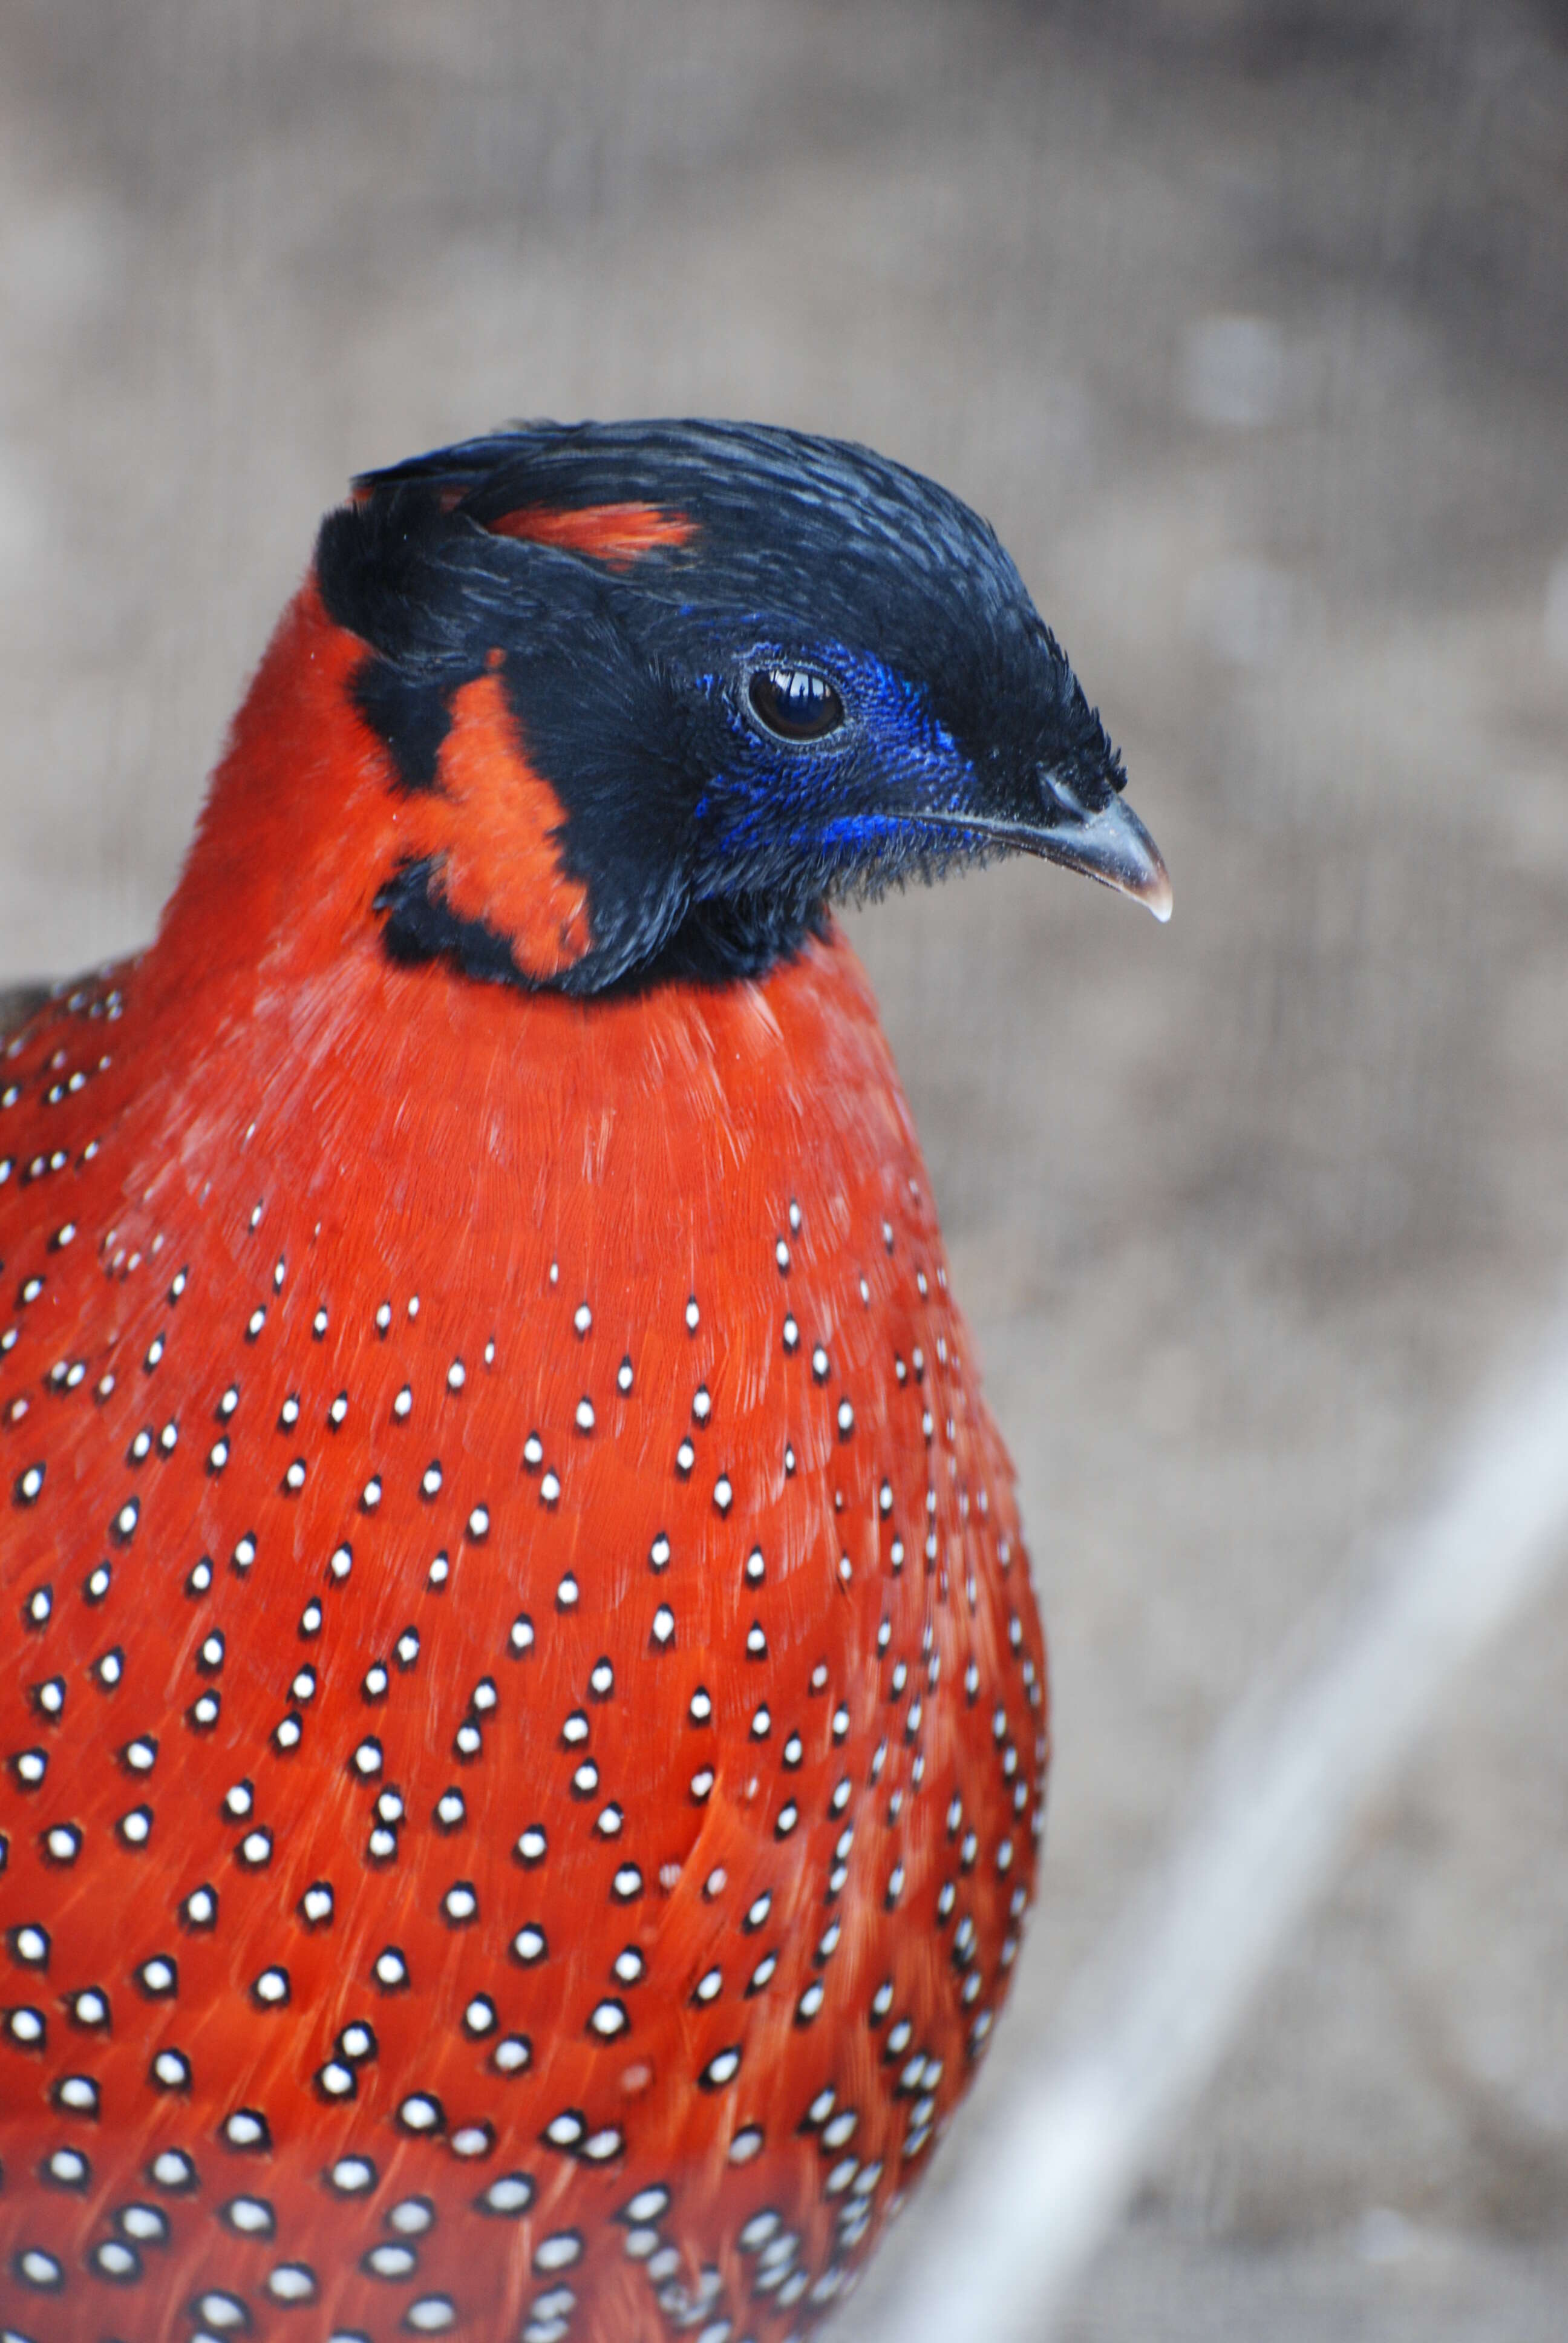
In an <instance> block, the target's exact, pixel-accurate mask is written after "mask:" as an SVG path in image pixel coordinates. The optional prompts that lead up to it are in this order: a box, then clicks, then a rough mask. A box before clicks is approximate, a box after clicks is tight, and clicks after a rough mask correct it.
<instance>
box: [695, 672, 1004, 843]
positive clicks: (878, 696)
mask: <svg viewBox="0 0 1568 2343" xmlns="http://www.w3.org/2000/svg"><path fill="white" fill-rule="evenodd" d="M769 667H780V668H798V667H805V668H810V669H814V670H815V671H816V672H817V673H818V674H819V675H822V676H825V677H826V678H827V679H828V680H829V682H830V683H831V684H832V685H833V687H834V689H836V690H837V692H838V694H839V698H840V699H841V700H842V702H843V706H844V721H843V723H842V724H841V725H840V726H839V727H838V729H836V730H834V731H832V732H830V733H829V734H827V735H825V736H824V738H822V739H819V740H802V741H789V740H781V739H778V738H777V737H776V736H775V735H773V734H771V733H770V732H769V731H768V730H767V729H766V728H765V727H764V726H763V725H762V723H761V722H760V720H759V719H757V718H756V717H755V716H753V715H752V714H751V713H750V711H749V708H748V706H747V702H746V685H747V682H748V680H749V677H750V676H751V675H752V674H753V673H755V672H756V670H757V669H766V668H769ZM696 681H697V683H698V685H699V689H702V690H703V691H704V692H705V693H706V694H707V695H708V696H709V699H710V700H711V701H712V702H713V703H715V704H716V705H717V707H718V708H719V709H721V710H722V713H723V716H724V719H725V721H726V725H727V729H728V730H729V737H730V739H731V740H732V742H733V747H734V753H733V757H732V759H729V760H728V761H727V762H726V764H725V767H724V769H723V771H722V772H720V773H719V774H718V775H716V776H715V778H714V779H713V780H712V782H711V783H710V785H709V789H707V790H706V791H705V792H704V794H703V796H702V797H701V798H700V799H699V801H698V803H697V805H696V806H695V808H694V809H693V813H694V819H695V820H696V823H697V825H698V826H699V831H700V834H701V836H702V840H703V845H704V851H703V854H702V857H701V864H700V866H699V885H700V882H701V880H702V879H706V878H708V877H709V876H710V875H711V876H715V877H716V876H718V875H719V874H720V873H722V874H723V875H724V877H725V878H726V879H727V880H729V881H730V882H731V883H742V884H743V883H746V881H747V880H748V879H749V878H751V877H752V876H753V874H755V882H756V883H765V882H766V880H767V879H768V878H769V875H770V873H771V872H772V870H773V869H774V868H775V866H776V865H777V863H778V861H779V857H780V855H789V857H791V858H792V859H797V860H799V859H804V860H809V861H812V862H815V863H816V864H817V866H818V868H819V871H820V873H821V876H822V877H823V879H824V880H827V881H828V882H829V884H830V883H831V880H832V877H833V876H834V875H839V876H842V877H844V878H846V879H847V878H849V877H850V876H854V877H855V878H857V879H858V880H859V881H860V882H861V883H862V884H864V883H868V882H869V884H871V885H872V886H874V885H875V883H876V867H877V864H878V862H879V860H880V859H882V856H883V855H886V857H887V858H888V859H889V860H897V862H898V863H899V865H900V867H906V868H907V867H908V864H909V861H910V854H911V851H913V852H915V853H916V854H917V855H919V856H920V859H921V860H928V859H929V860H930V861H931V862H932V863H933V864H934V863H936V862H941V863H946V862H949V861H950V860H952V859H953V857H954V854H955V851H957V852H961V851H962V850H963V849H962V846H961V845H960V842H959V840H958V839H957V838H956V836H955V833H954V832H952V831H951V830H944V829H943V828H942V826H941V825H940V822H939V821H936V820H931V821H929V822H923V821H921V820H920V813H921V811H922V810H929V812H930V814H931V815H932V816H937V815H940V814H941V813H944V812H952V813H960V812H962V811H964V810H965V809H966V808H967V807H968V806H970V804H972V801H973V791H974V789H975V786H976V779H977V777H976V774H975V771H974V769H973V766H972V765H971V764H970V760H969V759H968V758H967V757H966V756H965V755H964V753H963V751H962V750H961V749H960V747H959V745H958V743H957V741H956V740H955V739H953V738H952V736H951V734H950V732H948V731H947V730H946V729H945V728H944V727H943V726H942V725H941V724H940V723H939V722H938V720H937V719H936V718H935V717H934V716H933V714H932V713H931V710H930V707H929V705H928V703H927V701H926V698H925V695H924V693H923V692H922V691H921V690H920V689H919V688H918V687H917V686H915V685H913V684H911V683H910V682H909V680H908V679H906V678H905V677H903V676H900V675H899V674H897V673H896V672H895V671H894V669H891V668H890V667H888V666H887V665H885V664H884V663H883V661H881V660H880V659H875V658H873V657H871V656H869V654H867V653H865V652H859V651H854V650H851V649H849V647H848V645H846V644H843V643H839V642H832V641H828V642H821V643H817V644H813V645H811V646H809V647H807V648H803V647H801V646H800V645H799V644H794V645H785V644H782V643H777V642H769V641H767V640H762V641H759V642H757V643H755V644H753V645H751V646H750V647H749V649H748V651H747V652H746V654H745V655H744V657H743V658H742V659H740V660H739V661H738V662H737V664H736V666H735V667H734V668H732V669H729V670H728V671H726V672H722V673H718V674H709V675H704V676H701V677H699V678H698V679H696Z"/></svg>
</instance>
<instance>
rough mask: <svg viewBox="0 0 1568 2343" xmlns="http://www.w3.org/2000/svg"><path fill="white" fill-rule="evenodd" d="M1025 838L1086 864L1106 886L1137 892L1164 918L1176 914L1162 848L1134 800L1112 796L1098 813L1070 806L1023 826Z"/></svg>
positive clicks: (1040, 849) (1051, 855)
mask: <svg viewBox="0 0 1568 2343" xmlns="http://www.w3.org/2000/svg"><path fill="white" fill-rule="evenodd" d="M1018 842H1019V844H1020V846H1024V847H1026V848H1027V850H1029V851H1030V852H1031V853H1034V854H1043V855H1044V857H1045V859H1046V860H1047V861H1048V862H1060V863H1061V864H1063V865H1064V866H1065V868H1066V869H1067V870H1081V871H1082V872H1083V874H1084V876H1085V878H1087V879H1098V880H1099V881H1100V883H1101V886H1102V887H1114V888H1115V889H1116V890H1117V892H1118V893H1119V894H1121V895H1131V896H1133V897H1135V898H1136V900H1138V901H1139V902H1140V903H1143V904H1146V905H1147V906H1148V908H1149V910H1151V911H1152V912H1153V914H1154V916H1155V918H1156V919H1157V920H1160V921H1161V923H1163V922H1164V921H1165V920H1168V919H1169V918H1170V917H1171V900H1172V898H1171V877H1170V873H1169V872H1168V871H1167V870H1166V868H1165V865H1164V863H1163V862H1162V861H1161V856H1160V849H1159V848H1158V847H1157V846H1156V845H1155V843H1154V840H1152V839H1151V837H1150V835H1149V832H1148V831H1147V830H1145V829H1144V827H1143V824H1142V823H1141V821H1140V820H1139V819H1138V816H1137V815H1136V814H1135V813H1134V812H1133V810H1132V809H1131V806H1129V805H1124V804H1123V803H1122V801H1121V799H1120V798H1112V799H1111V801H1110V803H1109V804H1108V805H1105V806H1102V807H1101V810H1100V811H1099V812H1098V813H1091V814H1080V813H1078V812H1076V811H1069V810H1068V809H1067V808H1066V807H1065V806H1064V807H1063V808H1062V811H1061V815H1060V819H1059V820H1052V821H1047V822H1045V823H1043V824H1042V825H1041V827H1040V829H1039V830H1031V831H1029V832H1022V833H1020V837H1019V841H1018Z"/></svg>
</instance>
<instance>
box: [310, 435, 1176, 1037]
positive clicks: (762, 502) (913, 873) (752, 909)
mask: <svg viewBox="0 0 1568 2343" xmlns="http://www.w3.org/2000/svg"><path fill="white" fill-rule="evenodd" d="M317 586H318V588H319V592H320V596H321V599H322V602H323V603H324V605H325V608H326V610H327V615H328V616H329V618H331V620H332V621H333V622H334V623H335V625H336V627H337V628H340V629H342V630H345V631H346V632H347V635H349V636H351V637H352V638H354V639H356V640H357V642H359V643H360V644H362V645H363V646H364V652H363V657H362V659H360V660H359V663H358V664H357V667H356V669H355V670H354V674H353V679H352V685H351V689H352V693H353V698H354V700H355V704H356V706H357V710H358V713H359V716H360V717H361V718H362V719H363V720H364V721H365V722H366V723H367V725H368V727H369V729H370V731H371V732H372V734H373V735H374V736H376V738H377V740H378V741H379V743H380V744H382V747H383V749H384V750H385V769H386V773H387V788H388V789H390V790H391V791H392V792H393V793H394V795H395V796H397V799H399V800H400V809H401V810H400V828H399V830H398V849H397V853H396V854H395V855H394V856H393V858H392V861H391V864H390V867H388V868H387V869H386V870H383V871H381V872H380V873H378V874H377V876H378V884H377V890H376V894H375V898H374V910H375V916H376V917H377V918H378V919H379V920H380V921H381V922H382V926H383V932H384V935H385V940H386V943H387V949H388V950H391V951H392V952H393V953H395V954H397V955H398V956H400V957H403V958H406V959H416V958H427V957H434V956H437V955H445V956H447V957H450V958H453V959H455V960H457V961H458V962H459V963H460V964H461V965H462V966H463V967H464V968H465V969H467V971H468V972H469V973H470V974H473V975H477V976H484V977H489V978H493V979H500V980H508V981H514V982H521V983H524V984H528V985H549V986H554V987H556V988H558V989H560V990H565V991H568V992H572V993H578V994H588V993H595V992H600V991H605V990H609V989H612V988H617V987H626V986H628V985H636V984H641V983H647V982H650V981H657V980H660V979H663V978H666V977H670V976H687V977H695V978H698V979H712V980H721V979H723V978H726V977H729V976H736V975H749V974H755V973H757V972H759V971H760V970H764V969H766V968H767V967H769V965H770V964H771V963H772V962H773V961H775V960H778V959H779V958H781V957H784V956H787V955H788V954H789V952H790V951H791V950H794V949H795V948H796V946H798V945H799V942H800V940H801V939H802V938H803V936H804V935H805V934H806V933H807V932H808V931H809V930H810V929H811V928H812V927H813V926H814V925H816V924H819V922H820V920H821V919H822V916H823V911H824V906H825V905H826V904H827V903H828V902H829V901H830V900H833V899H835V898H837V897H840V896H844V895H852V894H855V893H858V892H868V891H870V892H875V891H877V890H880V889H882V888H884V887H886V886H888V885H890V884H895V883H900V882H902V881H904V880H908V879H910V878H920V879H930V878H933V877H935V876H938V875H939V874H940V873H942V872H944V871H946V870H951V869H954V868H957V867H960V866H961V865H963V864H966V863H970V862H978V861H982V860H986V859H988V858H990V857H993V856H995V855H997V854H1000V853H1008V852H1014V851H1020V852H1025V853H1032V854H1039V855H1043V856H1044V857H1046V858H1047V859H1048V860H1051V861H1056V862H1060V863H1064V864H1066V865H1068V866H1069V867H1070V868H1071V869H1075V870H1083V871H1086V872H1088V874H1089V875H1090V876H1091V878H1094V879H1098V880H1102V881H1104V882H1105V883H1106V884H1107V885H1110V886H1112V887H1117V888H1120V889H1121V890H1124V891H1125V892H1127V893H1129V894H1132V895H1135V896H1138V897H1139V898H1141V900H1142V901H1144V902H1145V903H1146V904H1148V906H1149V908H1150V909H1151V910H1152V911H1153V912H1154V913H1155V915H1156V917H1157V918H1161V919H1163V918H1165V917H1166V916H1167V915H1168V911H1169V907H1170V887H1169V882H1168V880H1167V879H1166V876H1165V871H1164V868H1163V866H1162V864H1161V860H1160V857H1159V855H1158V853H1157V852H1156V851H1155V850H1154V848H1153V846H1152V844H1151V841H1150V840H1149V838H1148V837H1147V835H1146V834H1145V832H1144V830H1142V828H1141V825H1140V823H1139V822H1138V821H1137V820H1136V819H1135V817H1134V816H1133V815H1132V814H1131V812H1130V811H1129V810H1128V809H1127V808H1126V806H1125V805H1124V804H1123V803H1122V801H1121V787H1122V779H1123V775H1122V771H1121V762H1120V759H1118V757H1117V754H1116V751H1115V750H1114V749H1113V748H1112V747H1111V742H1110V741H1109V739H1107V737H1106V735H1105V732H1104V730H1103V729H1102V727H1101V722H1100V719H1099V716H1098V715H1097V713H1096V712H1095V710H1094V709H1092V708H1091V706H1090V705H1089V703H1088V701H1087V700H1086V699H1085V698H1084V695H1083V693H1082V691H1081V689H1080V686H1079V683H1078V680H1077V679H1076V677H1075V676H1074V675H1073V672H1072V670H1071V669H1070V666H1069V665H1068V662H1067V659H1066V658H1065V657H1064V656H1063V654H1062V652H1061V650H1060V648H1059V646H1058V644H1057V643H1056V641H1055V639H1054V638H1053V637H1052V635H1051V633H1050V629H1049V628H1047V627H1046V626H1045V624H1044V623H1043V621H1042V620H1041V619H1040V617H1039V615H1038V613H1037V612H1036V610H1035V608H1034V606H1033V604H1032V603H1031V602H1030V598H1029V595H1028V593H1027V592H1026V591H1025V588H1024V586H1023V583H1022V580H1021V579H1020V577H1019V574H1018V572H1017V570H1016V569H1015V568H1014V567H1013V565H1012V563H1011V561H1010V559H1009V558H1008V556H1007V555H1006V553H1005V552H1004V551H1003V550H1002V548H1001V546H1000V544H999V543H998V541H997V538H996V537H995V536H994V535H993V533H992V531H991V530H990V528H988V527H987V525H986V524H985V523H984V522H983V521H982V520H980V518H978V517H977V516H976V515H975V514H974V513H972V512H971V511H970V510H969V508H967V507H966V506H964V505H962V504H960V502H959V501H958V499H957V498H954V497H951V496H949V495H948V494H947V493H946V492H945V491H944V490H943V489H941V488H937V487H936V486H934V485H933V483H931V482H930V481H929V480H926V479H922V478H920V477H919V476H918V475H917V474H915V473H912V472H909V471H906V470H904V469H903V468H901V467H900V466H899V465H896V464H892V463H890V462H888V461H886V460H885V459H884V458H880V457H879V456H875V455H873V454H871V453H870V452H869V451H868V450H867V449H865V448H862V447H850V446H846V445H842V444H839V443H838V442H835V441H831V440H826V439H818V438H811V437H805V436H803V435H802V434H799V433H797V432H790V431H783V430H775V429H770V428H764V427H759V426H754V425H740V424H720V423H689V422H677V423H641V424H635V423H633V424H612V425H598V424H584V425H578V426H575V427H561V426H558V425H554V424H537V425H527V426H523V427H519V428H517V429H515V430H510V431H507V432H504V433H501V434H498V436H496V437H492V438H487V439H482V440H475V441H470V442H467V443H465V444H464V445H461V446H458V447H449V448H445V449H443V450H441V451H439V452H438V453H437V454H434V455H431V456H427V457H423V458H418V459H417V460H416V461H414V462H412V463H408V464H404V465H400V466H397V467H396V468H393V469H391V470H388V471H384V472H377V473H373V474H371V475H369V476H368V477H367V478H364V479H363V480H361V481H360V482H359V483H358V484H357V489H356V494H355V497H354V499H353V500H352V501H351V502H350V503H349V504H347V505H346V506H345V507H343V508H341V509H340V510H339V511H337V512H335V513H333V514H331V515H330V516H329V517H328V518H327V521H326V522H325V523H324V525H323V528H322V532H321V538H320V542H319V545H318V548H317Z"/></svg>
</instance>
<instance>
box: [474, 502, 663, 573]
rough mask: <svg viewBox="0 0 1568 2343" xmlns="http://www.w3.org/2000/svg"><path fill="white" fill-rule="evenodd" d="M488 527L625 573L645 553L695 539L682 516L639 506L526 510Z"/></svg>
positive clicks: (498, 534)
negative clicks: (580, 554)
mask: <svg viewBox="0 0 1568 2343" xmlns="http://www.w3.org/2000/svg"><path fill="white" fill-rule="evenodd" d="M486 526H487V528H489V530H490V532H491V534H492V535H493V536H496V537H526V538H529V539H530V540H531V541H532V542H533V543H534V544H535V545H558V546H559V547H561V548H562V549H563V551H565V552H567V553H588V554H591V555H592V556H593V558H594V559H595V560H596V561H604V562H608V565H609V567H610V568H612V569H628V568H630V567H631V565H632V563H633V562H634V561H637V560H638V559H639V558H641V556H642V555H643V554H645V553H655V552H658V550H659V548H661V547H668V546H679V545H687V544H689V542H690V540H691V539H692V538H694V537H695V536H696V534H697V523H696V522H695V521H694V520H692V519H690V518H689V517H688V516H687V515H686V514H685V513H682V512H671V511H668V509H667V508H665V507H664V506H662V505H643V504H622V505H579V506H578V507H577V508H575V510H571V511H561V510H559V509H558V508H556V507H554V506H551V505H524V506H522V507H521V508H520V509H519V510H518V511H517V512H510V513H504V514H503V515H502V517H501V518H500V519H499V520H493V521H489V522H487V524H486Z"/></svg>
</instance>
